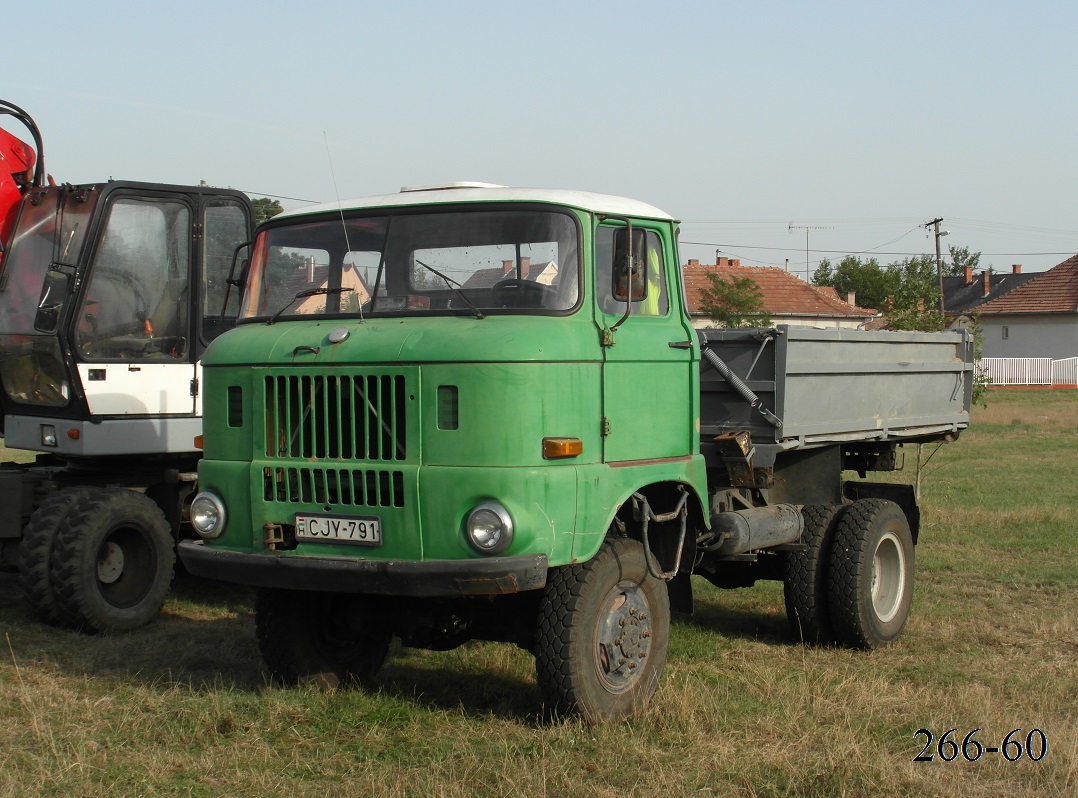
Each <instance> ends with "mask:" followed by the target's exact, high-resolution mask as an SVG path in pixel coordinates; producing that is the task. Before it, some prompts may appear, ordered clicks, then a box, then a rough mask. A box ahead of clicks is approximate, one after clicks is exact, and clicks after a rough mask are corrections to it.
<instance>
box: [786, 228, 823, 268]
mask: <svg viewBox="0 0 1078 798" xmlns="http://www.w3.org/2000/svg"><path fill="white" fill-rule="evenodd" d="M830 229H831V228H830V227H818V226H814V225H804V224H794V223H793V222H790V225H789V227H788V228H787V231H788V232H791V233H792V232H793V231H794V230H804V231H805V282H806V283H808V282H811V280H810V279H809V230H830Z"/></svg>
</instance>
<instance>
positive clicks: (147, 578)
mask: <svg viewBox="0 0 1078 798" xmlns="http://www.w3.org/2000/svg"><path fill="white" fill-rule="evenodd" d="M175 561H176V553H175V548H174V543H173V539H172V532H171V529H170V527H169V524H168V521H167V520H165V515H164V513H162V512H161V509H160V508H159V507H158V506H157V505H156V504H154V502H153V500H151V499H148V498H147V497H146V496H144V495H142V494H141V493H136V492H134V491H130V490H124V489H122V488H118V489H113V490H105V491H101V492H98V493H93V494H89V495H87V496H85V497H83V498H82V499H81V500H79V501H78V502H77V503H76V504H75V506H74V507H73V508H72V509H71V511H70V512H69V513H68V515H67V518H66V519H65V520H64V523H63V524H61V526H60V530H59V532H58V534H57V536H56V545H55V548H54V549H53V553H52V558H51V566H50V573H51V577H52V585H53V590H54V591H55V594H56V598H57V601H58V603H59V605H60V607H61V609H62V610H63V611H64V612H65V613H66V614H67V615H68V616H69V617H70V618H71V619H72V621H73V622H74V623H75V624H76V625H77V626H80V627H82V628H83V629H84V630H86V631H92V632H103V631H105V630H108V629H134V628H136V627H138V626H143V625H144V624H146V623H149V622H150V621H151V620H152V619H153V618H154V616H156V615H157V613H158V611H159V610H160V609H161V605H162V604H164V602H165V597H166V596H168V592H169V590H170V589H171V587H172V576H173V566H174V565H175Z"/></svg>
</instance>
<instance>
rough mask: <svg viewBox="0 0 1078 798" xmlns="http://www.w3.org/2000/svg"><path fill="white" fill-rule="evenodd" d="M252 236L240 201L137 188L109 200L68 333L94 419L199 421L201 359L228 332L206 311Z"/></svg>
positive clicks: (194, 192) (126, 188) (223, 323)
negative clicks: (193, 417)
mask: <svg viewBox="0 0 1078 798" xmlns="http://www.w3.org/2000/svg"><path fill="white" fill-rule="evenodd" d="M249 236H250V214H249V211H248V210H247V207H246V206H245V204H244V202H242V201H240V200H239V199H237V198H226V199H224V200H220V199H215V198H213V197H212V195H207V194H205V193H203V192H198V191H192V192H191V193H186V194H185V193H181V192H178V191H169V190H167V189H166V190H161V191H154V190H152V189H142V188H140V187H137V186H131V185H129V186H127V187H125V188H123V189H121V190H118V191H115V192H113V193H112V194H110V195H109V197H108V199H107V203H106V207H105V215H104V220H103V222H102V226H101V228H100V232H99V234H98V235H97V236H96V238H95V246H94V248H93V252H92V254H91V257H90V261H89V263H88V265H87V267H86V269H85V270H84V273H83V277H82V282H83V288H82V291H81V298H80V305H79V309H78V312H77V314H76V317H75V319H74V322H73V330H72V339H73V341H74V349H75V354H76V360H77V362H78V370H79V376H80V378H81V383H82V387H83V390H84V392H85V396H86V401H87V404H88V406H89V411H90V415H91V416H130V415H154V416H156V415H195V414H197V413H198V412H199V409H200V407H199V400H198V390H197V386H198V381H197V376H198V375H197V373H196V372H197V360H198V358H199V357H200V356H201V352H202V350H203V349H204V347H205V345H206V343H207V342H208V339H210V338H212V337H213V336H214V335H216V334H217V333H218V332H219V331H220V329H222V328H223V327H226V326H228V321H227V320H225V321H221V319H220V318H218V319H217V320H216V321H215V322H213V323H209V322H207V321H206V318H207V312H208V309H209V307H210V306H212V304H213V301H214V299H215V298H217V296H218V295H219V293H217V292H218V289H219V288H222V287H223V285H224V283H223V277H221V276H220V272H221V271H222V268H224V267H222V265H221V264H222V261H223V260H226V259H227V260H228V261H229V263H230V262H231V254H232V251H233V250H234V249H235V247H236V246H237V245H238V244H239V243H241V242H242V241H244V240H246V239H247V238H249ZM225 252H227V255H225V254H224V253H225ZM206 268H209V269H210V271H211V272H212V274H211V273H207V272H206V271H205V269H206ZM225 273H226V274H227V271H226V272H225ZM232 304H234V303H232ZM216 313H217V314H218V317H220V316H221V315H222V314H221V310H220V308H218V309H217V311H216ZM224 315H225V316H227V311H226V313H225V314H224ZM233 319H234V315H233Z"/></svg>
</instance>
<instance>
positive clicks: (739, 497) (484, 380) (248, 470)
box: [179, 184, 973, 719]
mask: <svg viewBox="0 0 1078 798" xmlns="http://www.w3.org/2000/svg"><path fill="white" fill-rule="evenodd" d="M677 234H678V223H677V221H676V220H675V219H673V218H671V217H670V216H669V215H668V214H666V213H664V212H662V211H660V210H659V209H657V208H654V207H652V206H650V205H647V204H644V203H641V202H638V201H635V200H630V199H625V198H620V197H613V196H607V195H601V194H593V193H586V192H580V191H562V190H548V189H513V188H506V187H502V186H491V185H487V184H453V185H450V186H428V187H422V188H417V189H403V190H402V191H401V192H400V193H399V194H394V195H386V196H378V197H370V198H366V199H360V200H354V201H346V202H340V203H333V204H330V205H324V206H317V207H313V208H308V209H304V210H302V211H296V212H290V213H286V214H282V215H280V216H278V217H276V218H274V219H272V220H270V221H269V222H267V223H265V224H263V225H262V226H261V227H260V228H259V230H258V231H257V233H256V237H255V240H254V243H253V248H252V253H251V257H250V260H249V263H248V264H247V266H246V270H245V273H244V274H243V275H242V278H241V277H240V276H238V275H237V276H235V279H237V280H238V279H242V280H243V283H244V286H245V289H244V294H243V299H242V302H241V311H240V322H239V324H238V325H237V327H236V329H234V330H233V331H231V332H228V333H226V334H225V335H222V336H221V337H220V338H218V339H217V340H215V341H214V342H213V344H212V345H211V346H210V347H209V349H208V350H207V351H206V353H205V354H204V356H203V359H202V366H203V370H204V371H203V375H204V376H203V381H204V385H203V391H204V393H203V406H204V410H205V412H204V422H203V423H204V428H203V431H204V443H203V447H204V448H203V459H202V460H201V461H200V463H199V467H198V480H199V491H200V492H199V493H198V495H197V496H196V497H195V499H194V500H193V502H192V505H191V508H190V515H191V521H192V525H193V527H194V528H195V530H196V531H197V532H198V534H199V539H198V540H193V541H184V542H182V543H181V544H180V547H179V553H180V557H181V559H182V561H183V563H184V564H185V566H186V567H187V569H188V570H189V571H191V572H192V573H194V574H196V575H202V576H207V577H211V578H216V579H222V580H227V581H232V582H237V583H242V584H247V585H253V586H256V587H258V588H259V590H258V595H257V599H256V613H255V622H256V628H257V636H258V640H259V645H260V648H261V651H262V654H263V657H264V659H265V662H266V664H267V666H268V668H269V670H270V672H271V673H272V674H273V676H274V677H275V678H276V679H278V680H280V681H283V682H285V683H295V682H299V681H305V682H306V681H313V682H316V683H324V684H327V685H336V684H340V683H345V682H357V683H362V682H363V681H365V680H367V679H369V678H370V677H371V676H372V675H373V674H374V673H375V672H376V670H377V669H378V668H379V667H380V666H381V664H382V663H383V661H384V659H385V657H386V655H387V650H388V647H389V644H390V641H391V638H393V637H397V638H399V639H400V641H401V642H402V644H403V645H405V646H414V647H422V648H428V649H435V650H444V649H449V648H452V647H455V646H458V645H460V644H462V643H464V642H466V641H469V640H477V639H478V640H494V641H504V642H509V643H514V644H517V645H519V646H521V647H523V648H524V649H526V650H528V651H530V652H532V653H533V654H534V655H535V658H536V672H537V679H538V684H539V688H540V692H541V694H542V697H543V701H544V704H545V707H546V709H547V711H548V712H549V713H551V714H553V715H579V716H583V717H585V718H589V719H609V718H619V717H625V716H627V715H629V714H631V713H632V712H633V711H635V710H637V709H639V708H640V707H642V706H644V705H645V704H646V703H647V702H648V701H649V699H650V698H651V696H652V694H653V693H654V692H655V690H656V687H657V685H658V683H659V679H660V675H661V672H662V670H663V666H664V663H665V661H666V650H667V642H668V638H669V632H670V614H671V611H679V612H691V610H692V581H691V576H692V575H696V576H698V577H703V578H704V579H707V580H708V581H710V582H712V583H713V584H715V585H718V586H720V587H724V588H725V587H742V586H749V585H752V584H754V583H755V581H756V580H759V579H777V580H781V581H783V582H784V585H785V595H786V604H787V610H788V614H789V617H790V623H791V628H792V629H793V631H794V634H795V635H797V636H798V637H799V638H801V639H804V640H807V641H814V642H822V643H839V644H844V645H849V646H853V647H859V648H874V647H877V646H882V645H886V644H887V643H889V642H891V641H892V640H894V639H895V637H896V636H898V634H899V633H900V631H901V630H902V628H903V627H904V625H905V623H906V618H907V615H908V612H909V606H910V598H911V594H912V589H913V575H914V548H913V547H914V544H915V543H916V540H917V534H918V530H919V514H918V508H917V502H916V499H915V496H914V492H913V490H912V489H911V488H910V487H909V486H906V485H901V484H895V483H892V482H872V481H868V480H866V476H867V473H868V472H869V471H892V470H895V469H896V468H898V467H899V464H900V462H901V459H902V454H901V452H900V451H899V448H900V447H901V446H902V445H903V444H917V443H924V442H928V441H944V440H953V439H954V438H955V437H957V436H958V434H959V433H960V432H961V430H962V429H964V428H965V427H966V426H967V425H968V422H969V407H970V397H971V384H972V376H973V365H972V347H971V343H970V341H969V339H968V338H967V336H966V334H965V333H964V332H950V333H936V334H927V333H891V332H865V331H858V330H837V329H831V330H818V329H810V328H803V327H793V326H777V327H775V328H773V329H752V330H718V329H707V330H700V329H696V328H694V326H693V325H692V323H691V320H690V317H689V315H688V313H687V310H686V305H685V292H684V286H683V284H682V280H681V276H680V269H679V257H678V250H677Z"/></svg>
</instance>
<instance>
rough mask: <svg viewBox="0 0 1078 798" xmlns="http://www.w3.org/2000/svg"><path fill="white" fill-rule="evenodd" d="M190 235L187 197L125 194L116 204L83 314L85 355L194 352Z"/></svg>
mask: <svg viewBox="0 0 1078 798" xmlns="http://www.w3.org/2000/svg"><path fill="white" fill-rule="evenodd" d="M190 236H191V211H190V208H189V207H188V205H187V204H186V203H184V202H181V201H178V200H147V199H142V198H134V197H123V198H120V199H118V200H117V201H116V202H114V203H113V205H112V207H111V208H110V209H109V215H108V221H107V223H106V227H105V231H104V234H103V236H102V237H101V243H100V246H99V247H98V250H97V252H96V253H95V255H94V260H93V263H92V264H91V266H90V272H89V283H88V284H87V287H86V292H85V295H84V297H83V301H82V306H81V308H80V312H79V316H78V319H77V321H78V327H77V331H76V345H77V346H78V349H79V352H80V354H81V355H82V357H83V358H85V359H86V360H143V361H147V360H148V361H159V362H169V361H176V360H183V359H185V358H186V357H187V353H188V346H189V342H190V331H189V329H188V327H189V325H190V313H189V310H188V308H189V303H188V290H189V285H188V282H189V280H188V276H189V264H190V252H189V249H190Z"/></svg>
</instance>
